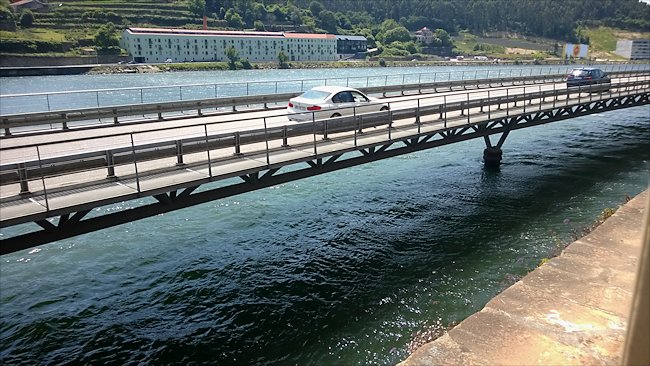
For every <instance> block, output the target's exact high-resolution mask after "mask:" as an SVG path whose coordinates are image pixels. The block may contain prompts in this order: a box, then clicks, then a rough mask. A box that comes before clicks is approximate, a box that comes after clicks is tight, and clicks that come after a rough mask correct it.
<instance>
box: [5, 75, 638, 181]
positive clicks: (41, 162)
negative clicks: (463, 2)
mask: <svg viewBox="0 0 650 366" xmlns="http://www.w3.org/2000/svg"><path fill="white" fill-rule="evenodd" d="M640 85H643V86H645V87H647V85H648V81H646V80H643V81H631V82H626V83H618V84H612V85H611V86H610V87H611V88H613V89H620V88H629V87H636V86H640ZM605 87H606V86H603V85H591V86H586V87H580V88H577V89H556V90H548V91H539V92H529V93H526V92H525V88H524V93H523V94H521V93H519V94H511V95H507V96H498V97H488V98H480V99H470V98H469V95H470V94H474V93H478V92H472V93H467V94H468V100H467V101H465V100H462V101H456V102H445V103H444V105H443V104H438V105H432V106H428V105H427V106H422V107H417V108H406V109H401V110H399V109H398V110H390V112H375V113H370V114H364V115H356V113H355V115H354V116H350V117H338V118H331V119H326V120H318V121H314V122H313V123H305V124H296V125H290V126H287V125H285V126H278V127H273V128H267V127H265V128H263V129H260V128H258V129H249V130H242V131H235V132H229V133H218V134H211V135H208V134H207V132H206V135H205V136H199V137H190V138H181V139H172V140H166V141H161V142H154V143H146V144H139V145H134V144H133V143H132V144H131V145H129V146H124V147H116V148H113V149H108V150H101V151H93V152H85V153H80V154H73V155H66V156H60V157H53V158H46V159H38V160H29V161H22V162H17V163H10V164H4V165H0V185H7V184H16V183H21V185H22V184H26V183H25V177H29V179H30V180H33V179H41V178H44V177H47V176H52V175H62V174H71V173H76V172H83V171H85V170H88V169H101V168H109V169H110V167H111V166H115V165H120V164H129V163H133V162H143V161H148V160H155V159H162V158H170V157H177V158H179V159H182V158H180V157H179V154H180V155H182V154H190V153H193V152H200V151H206V149H208V147H209V149H221V148H234V149H235V152H237V151H239V150H240V148H241V145H246V144H253V143H260V142H265V141H267V140H268V139H269V138H273V139H283V140H285V141H286V139H288V138H289V137H296V136H302V135H311V134H314V133H316V134H322V135H327V133H335V132H345V131H352V130H355V129H356V128H357V126H356V124H355V122H356V120H357V117H362V118H363V125H364V127H378V126H382V125H386V124H389V123H391V122H392V120H393V119H404V118H414V117H415V118H416V119H419V118H422V117H423V116H426V115H435V114H440V116H442V115H443V113H445V114H446V113H448V112H453V111H464V110H468V111H469V109H472V108H479V107H488V108H489V107H490V106H496V105H498V106H499V108H500V106H501V105H502V104H505V105H508V104H510V103H515V106H516V103H517V102H527V101H532V100H535V99H539V100H544V99H545V98H548V97H554V98H557V97H558V96H564V95H567V96H569V95H570V94H578V95H579V94H580V93H581V92H594V91H603V88H605ZM521 88H522V87H513V88H509V89H518V90H521ZM432 98H436V96H426V97H421V98H418V99H417V100H418V101H419V100H424V99H432ZM567 101H568V100H567ZM579 101H580V100H578V102H579ZM419 104H420V103H418V105H419ZM524 108H525V107H524ZM388 114H390V117H391V118H386V116H387V115H388ZM468 114H469V113H468ZM254 119H259V118H254ZM244 120H250V119H244ZM218 123H224V122H214V123H213V124H218ZM205 125H206V126H207V125H208V124H205ZM167 129H168V130H172V129H175V127H169V128H167ZM206 131H207V127H206ZM144 133H146V132H140V133H134V132H125V133H121V134H116V135H112V136H102V137H101V138H106V137H117V136H128V135H131V136H133V135H138V134H144ZM93 139H98V137H86V138H83V139H75V140H71V141H59V142H50V143H42V144H36V145H35V146H47V145H54V144H61V143H68V142H74V141H83V140H93ZM131 141H133V140H131ZM22 148H25V146H20V147H13V148H7V149H5V151H7V150H12V149H22ZM23 188H25V189H23V190H24V191H28V190H29V189H28V188H27V186H25V187H23Z"/></svg>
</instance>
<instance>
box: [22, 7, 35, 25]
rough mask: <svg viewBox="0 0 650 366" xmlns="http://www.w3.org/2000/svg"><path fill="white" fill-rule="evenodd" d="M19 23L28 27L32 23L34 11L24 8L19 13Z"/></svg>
mask: <svg viewBox="0 0 650 366" xmlns="http://www.w3.org/2000/svg"><path fill="white" fill-rule="evenodd" d="M20 25H21V26H22V27H25V28H29V27H31V26H32V25H34V13H32V11H31V10H29V9H27V10H24V11H23V12H22V13H21V14H20Z"/></svg>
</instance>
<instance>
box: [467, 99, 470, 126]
mask: <svg viewBox="0 0 650 366" xmlns="http://www.w3.org/2000/svg"><path fill="white" fill-rule="evenodd" d="M469 103H470V102H469V93H467V124H470V118H469V115H470V104H469Z"/></svg>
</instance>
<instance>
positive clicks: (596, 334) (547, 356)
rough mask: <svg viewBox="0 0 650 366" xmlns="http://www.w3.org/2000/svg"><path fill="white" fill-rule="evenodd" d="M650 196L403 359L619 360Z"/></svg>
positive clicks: (411, 363) (410, 365)
mask: <svg viewBox="0 0 650 366" xmlns="http://www.w3.org/2000/svg"><path fill="white" fill-rule="evenodd" d="M648 202H649V197H648V191H647V190H646V191H645V192H642V193H641V194H639V195H637V196H636V197H634V198H633V199H632V200H630V201H629V202H628V203H626V204H625V205H624V206H622V207H621V208H619V209H618V210H617V211H616V212H615V213H614V214H613V215H612V216H611V217H610V218H609V219H607V220H606V221H605V222H604V223H603V224H602V225H599V226H598V227H596V228H595V229H594V230H593V231H592V232H590V233H589V234H588V235H586V236H585V237H583V238H581V239H579V240H577V241H575V242H573V243H572V244H570V245H569V246H568V247H567V248H566V249H565V250H564V251H563V252H562V254H561V255H560V256H559V257H555V258H553V259H551V260H549V261H547V262H545V263H544V264H543V265H542V266H540V267H539V268H537V269H535V270H534V271H533V272H531V273H529V274H528V275H527V276H525V277H524V278H523V279H522V280H521V281H519V282H517V283H516V284H514V285H513V286H511V287H510V288H508V289H506V290H505V291H503V292H502V293H501V294H499V295H497V296H496V297H495V298H493V299H492V300H491V301H490V302H488V303H487V305H485V307H484V308H483V309H482V310H481V311H479V312H478V313H476V314H474V315H472V316H470V317H468V318H467V319H465V320H464V321H462V322H461V323H460V324H459V325H457V326H456V327H454V328H453V329H451V330H450V331H449V332H448V333H446V334H444V335H443V336H441V337H440V338H438V339H436V340H434V341H432V342H430V343H427V344H425V345H423V346H422V347H420V348H418V349H417V350H416V351H415V352H414V353H413V354H412V355H411V356H409V357H408V358H407V359H406V360H405V361H403V362H402V363H400V365H401V366H415V365H461V364H462V365H496V364H499V365H514V364H520V365H523V364H525V365H573V364H576V365H577V364H601V365H602V364H607V365H609V364H612V365H614V364H621V363H622V360H623V359H622V357H623V354H622V353H623V347H624V346H625V344H624V343H625V337H626V329H627V328H628V325H629V324H628V317H629V315H630V310H631V306H632V301H633V295H634V286H635V278H636V272H637V264H638V263H639V257H640V253H641V250H642V245H643V235H644V228H645V229H646V230H647V226H648V222H647V218H645V215H646V211H647V210H648ZM646 245H647V243H646Z"/></svg>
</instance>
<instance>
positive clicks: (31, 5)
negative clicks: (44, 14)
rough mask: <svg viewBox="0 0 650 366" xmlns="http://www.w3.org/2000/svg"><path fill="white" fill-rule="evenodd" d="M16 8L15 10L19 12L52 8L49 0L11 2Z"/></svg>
mask: <svg viewBox="0 0 650 366" xmlns="http://www.w3.org/2000/svg"><path fill="white" fill-rule="evenodd" d="M9 6H11V7H12V8H13V9H14V12H16V13H19V12H20V11H21V10H27V9H29V10H32V11H41V10H43V11H47V10H49V9H50V4H48V3H47V0H43V1H39V0H18V1H12V2H11V4H9Z"/></svg>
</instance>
